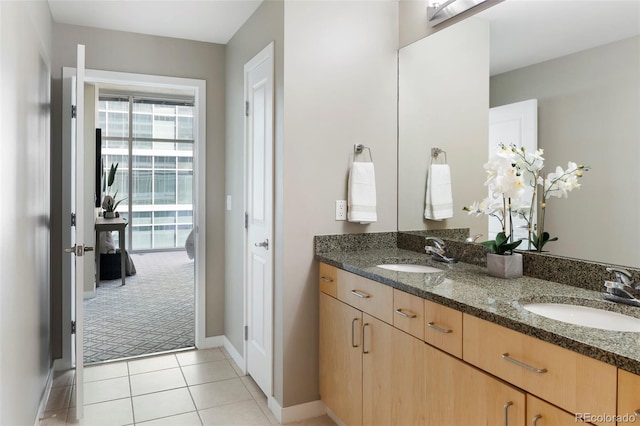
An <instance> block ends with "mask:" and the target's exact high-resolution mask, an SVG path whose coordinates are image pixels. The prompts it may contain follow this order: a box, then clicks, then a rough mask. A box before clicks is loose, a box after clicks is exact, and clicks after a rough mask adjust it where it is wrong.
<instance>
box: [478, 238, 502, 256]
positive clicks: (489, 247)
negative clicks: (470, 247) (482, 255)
mask: <svg viewBox="0 0 640 426" xmlns="http://www.w3.org/2000/svg"><path fill="white" fill-rule="evenodd" d="M480 244H482V246H483V247H485V248H486V249H487V250H489V251H490V252H491V253H497V252H498V246H497V245H496V242H495V240H491V241H483V242H481V243H480Z"/></svg>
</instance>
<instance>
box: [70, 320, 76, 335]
mask: <svg viewBox="0 0 640 426" xmlns="http://www.w3.org/2000/svg"><path fill="white" fill-rule="evenodd" d="M71 334H76V322H75V321H71Z"/></svg>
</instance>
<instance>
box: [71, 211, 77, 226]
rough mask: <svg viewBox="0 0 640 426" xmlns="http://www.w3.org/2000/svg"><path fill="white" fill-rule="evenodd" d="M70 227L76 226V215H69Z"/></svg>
mask: <svg viewBox="0 0 640 426" xmlns="http://www.w3.org/2000/svg"><path fill="white" fill-rule="evenodd" d="M71 226H76V214H75V213H71Z"/></svg>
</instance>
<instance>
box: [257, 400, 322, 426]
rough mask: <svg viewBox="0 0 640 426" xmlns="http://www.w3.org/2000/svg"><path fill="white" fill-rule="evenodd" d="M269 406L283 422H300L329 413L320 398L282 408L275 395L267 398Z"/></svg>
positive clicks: (279, 420)
mask: <svg viewBox="0 0 640 426" xmlns="http://www.w3.org/2000/svg"><path fill="white" fill-rule="evenodd" d="M267 407H269V410H271V412H272V413H273V415H274V416H275V418H276V419H277V420H278V422H280V423H281V424H283V425H284V424H287V423H293V422H299V421H302V420H307V419H312V418H314V417H320V416H323V415H325V414H327V407H326V406H325V405H324V403H323V402H322V401H320V400H316V401H311V402H306V403H304V404H298V405H293V406H291V407H286V408H282V407H281V406H280V404H278V401H276V400H275V398H273V397H269V398H268V400H267Z"/></svg>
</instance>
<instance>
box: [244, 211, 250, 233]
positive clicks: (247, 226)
mask: <svg viewBox="0 0 640 426" xmlns="http://www.w3.org/2000/svg"><path fill="white" fill-rule="evenodd" d="M244 229H249V213H247V212H244Z"/></svg>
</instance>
